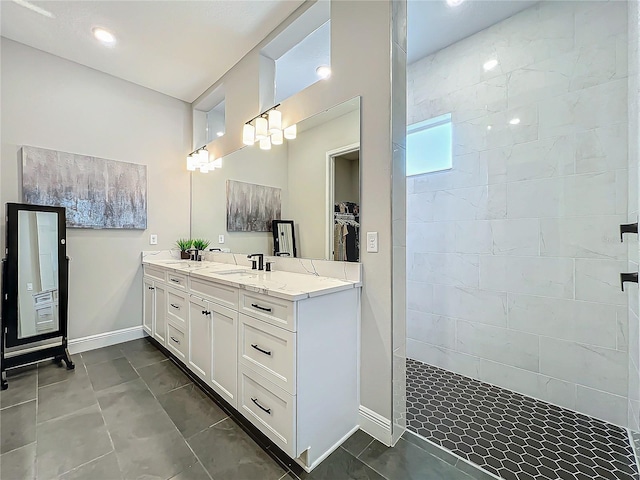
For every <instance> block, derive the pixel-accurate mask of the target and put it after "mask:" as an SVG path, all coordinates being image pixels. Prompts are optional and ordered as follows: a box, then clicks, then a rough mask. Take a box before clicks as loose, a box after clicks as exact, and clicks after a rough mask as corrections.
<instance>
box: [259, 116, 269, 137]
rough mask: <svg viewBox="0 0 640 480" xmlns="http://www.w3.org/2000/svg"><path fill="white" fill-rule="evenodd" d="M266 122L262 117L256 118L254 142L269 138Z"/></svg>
mask: <svg viewBox="0 0 640 480" xmlns="http://www.w3.org/2000/svg"><path fill="white" fill-rule="evenodd" d="M268 126H269V124H268V122H267V119H266V118H264V117H258V118H256V140H262V139H264V138H266V137H268V136H269V130H268Z"/></svg>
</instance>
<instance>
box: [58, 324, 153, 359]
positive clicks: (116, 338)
mask: <svg viewBox="0 0 640 480" xmlns="http://www.w3.org/2000/svg"><path fill="white" fill-rule="evenodd" d="M145 335H146V333H145V332H144V330H143V329H142V325H140V326H138V327H130V328H123V329H122V330H114V331H113V332H105V333H98V334H97V335H89V336H88V337H82V338H74V339H73V340H69V344H68V345H69V353H71V354H72V355H73V354H76V353H82V352H86V351H88V350H95V349H96V348H102V347H108V346H110V345H116V344H118V343H123V342H128V341H130V340H135V339H137V338H142V337H144V336H145Z"/></svg>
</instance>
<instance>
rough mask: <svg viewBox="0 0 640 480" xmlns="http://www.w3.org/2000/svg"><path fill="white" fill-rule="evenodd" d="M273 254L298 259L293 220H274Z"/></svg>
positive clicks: (272, 229)
mask: <svg viewBox="0 0 640 480" xmlns="http://www.w3.org/2000/svg"><path fill="white" fill-rule="evenodd" d="M271 231H272V232H273V254H274V255H275V256H278V257H297V256H298V255H297V252H296V234H295V230H294V227H293V220H272V228H271Z"/></svg>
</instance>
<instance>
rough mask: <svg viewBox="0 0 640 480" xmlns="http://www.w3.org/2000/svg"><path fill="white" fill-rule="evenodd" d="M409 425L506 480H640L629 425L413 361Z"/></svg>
mask: <svg viewBox="0 0 640 480" xmlns="http://www.w3.org/2000/svg"><path fill="white" fill-rule="evenodd" d="M407 428H408V429H409V430H410V431H413V432H415V433H417V434H419V435H420V436H422V437H424V438H425V439H426V440H429V441H430V442H432V443H435V444H436V445H438V446H440V447H442V448H445V449H447V450H449V451H451V452H452V453H454V454H455V455H457V456H459V457H461V458H463V459H465V460H467V461H469V462H471V463H473V464H475V465H478V466H479V467H481V468H482V469H483V470H485V471H487V472H489V473H491V474H493V475H497V476H498V477H500V478H504V479H507V480H531V479H540V480H557V479H561V480H593V479H603V480H604V479H607V480H639V479H640V475H639V473H638V466H637V465H638V464H637V461H636V457H635V455H634V448H633V447H632V445H631V442H630V439H629V434H628V431H627V430H626V429H624V428H622V427H618V426H616V425H613V424H610V423H607V422H603V421H601V420H598V419H595V418H592V417H589V416H587V415H583V414H580V413H577V412H573V411H571V410H567V409H565V408H561V407H558V406H555V405H552V404H549V403H546V402H543V401H540V400H536V399H533V398H530V397H526V396H524V395H520V394H518V393H515V392H512V391H510V390H506V389H503V388H500V387H496V386H494V385H490V384H487V383H483V382H480V381H478V380H474V379H471V378H468V377H464V376H462V375H458V374H455V373H452V372H449V371H447V370H443V369H441V368H437V367H433V366H431V365H427V364H424V363H421V362H418V361H416V360H413V359H409V358H407ZM632 437H633V438H634V441H635V442H636V445H637V444H638V442H640V434H632ZM636 451H637V449H636Z"/></svg>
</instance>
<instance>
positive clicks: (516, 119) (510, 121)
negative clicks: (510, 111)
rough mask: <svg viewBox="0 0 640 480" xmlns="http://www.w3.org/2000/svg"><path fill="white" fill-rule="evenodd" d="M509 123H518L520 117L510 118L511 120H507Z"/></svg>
mask: <svg viewBox="0 0 640 480" xmlns="http://www.w3.org/2000/svg"><path fill="white" fill-rule="evenodd" d="M509 123H510V124H511V125H518V124H519V123H520V119H519V118H512V119H511V120H509Z"/></svg>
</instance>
